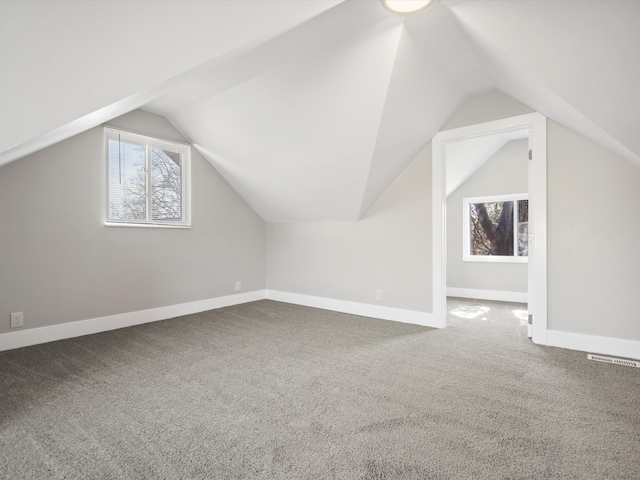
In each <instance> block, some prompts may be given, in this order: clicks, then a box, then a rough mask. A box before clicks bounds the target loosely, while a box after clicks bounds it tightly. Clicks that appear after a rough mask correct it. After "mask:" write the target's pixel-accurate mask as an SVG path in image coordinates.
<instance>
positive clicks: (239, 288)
mask: <svg viewBox="0 0 640 480" xmlns="http://www.w3.org/2000/svg"><path fill="white" fill-rule="evenodd" d="M240 290H242V282H240V280H238V281H237V282H236V292H239V291H240Z"/></svg>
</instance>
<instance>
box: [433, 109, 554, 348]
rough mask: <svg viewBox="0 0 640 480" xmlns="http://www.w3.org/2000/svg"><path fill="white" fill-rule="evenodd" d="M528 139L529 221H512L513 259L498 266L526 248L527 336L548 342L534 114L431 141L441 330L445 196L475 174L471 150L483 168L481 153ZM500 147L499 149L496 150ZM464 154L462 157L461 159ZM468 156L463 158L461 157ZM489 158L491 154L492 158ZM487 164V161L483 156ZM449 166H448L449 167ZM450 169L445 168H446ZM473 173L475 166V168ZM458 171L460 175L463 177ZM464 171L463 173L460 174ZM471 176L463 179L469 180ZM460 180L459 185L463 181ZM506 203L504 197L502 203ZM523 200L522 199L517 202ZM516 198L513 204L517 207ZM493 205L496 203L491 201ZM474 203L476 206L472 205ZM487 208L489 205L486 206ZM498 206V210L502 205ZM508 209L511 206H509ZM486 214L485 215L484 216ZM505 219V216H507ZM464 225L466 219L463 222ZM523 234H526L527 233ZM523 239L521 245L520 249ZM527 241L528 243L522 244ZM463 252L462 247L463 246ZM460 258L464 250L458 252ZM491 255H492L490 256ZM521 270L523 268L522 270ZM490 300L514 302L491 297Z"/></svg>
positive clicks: (542, 185)
mask: <svg viewBox="0 0 640 480" xmlns="http://www.w3.org/2000/svg"><path fill="white" fill-rule="evenodd" d="M523 138H524V139H527V140H526V143H527V145H526V147H527V150H528V157H529V158H530V160H529V161H527V167H526V169H527V170H528V180H527V182H526V183H527V190H528V192H527V194H528V198H527V200H528V205H530V206H531V208H530V209H529V208H528V207H527V209H528V218H527V219H526V220H527V221H526V223H525V222H524V221H523V220H524V218H523V217H522V216H521V217H519V218H516V217H514V220H513V223H514V224H515V225H516V226H517V227H518V229H517V230H514V234H513V235H515V237H512V238H513V241H514V246H513V251H512V252H511V253H513V254H514V255H513V256H514V257H516V258H515V259H512V260H506V259H505V258H504V257H503V258H501V259H498V260H497V261H498V262H509V261H514V262H516V263H517V262H518V261H520V262H522V261H523V260H522V258H520V259H518V258H517V257H518V252H522V251H524V250H523V249H524V248H526V251H527V258H528V269H526V270H527V273H526V284H527V289H526V295H525V296H524V297H521V298H520V299H519V300H524V301H525V303H526V304H527V322H528V323H531V327H530V328H529V333H530V336H531V337H532V339H533V341H534V342H535V343H541V344H546V340H547V338H546V337H547V267H546V262H547V250H546V249H547V245H546V223H547V218H546V210H547V209H546V118H545V117H543V116H542V115H540V114H537V113H531V114H527V115H521V116H517V117H510V118H506V119H502V120H497V121H494V122H487V123H482V124H478V125H471V126H468V127H462V128H457V129H452V130H445V131H442V132H439V133H438V134H437V135H436V136H435V137H434V139H433V170H432V188H433V190H432V191H433V212H432V214H433V225H434V227H433V275H434V276H433V312H434V317H435V318H434V320H435V323H436V324H438V326H440V327H445V326H446V325H447V274H448V273H447V245H448V243H447V220H448V217H447V216H448V212H447V193H451V191H452V189H455V188H454V187H455V185H456V183H458V184H459V185H460V184H462V183H464V181H465V178H464V177H465V175H466V174H468V173H469V172H470V171H473V166H471V167H470V166H469V165H468V164H464V161H465V160H464V159H465V158H466V159H467V161H468V160H469V157H470V155H471V154H470V153H469V152H474V155H475V157H476V158H475V160H472V162H473V161H475V162H476V164H478V163H479V164H482V155H480V156H478V155H477V152H478V151H479V150H482V149H483V148H484V150H485V155H484V156H485V157H486V151H489V150H491V149H492V148H494V149H495V146H496V145H497V144H498V143H500V142H501V141H503V140H504V143H506V142H507V141H509V140H515V139H523ZM499 148H500V147H499ZM460 152H463V155H460ZM464 152H466V154H464ZM490 156H491V155H490ZM485 160H486V158H485ZM460 162H463V167H465V168H458V167H456V168H453V167H451V165H455V164H456V163H460ZM448 163H449V165H448ZM448 166H449V168H447V167H448ZM476 170H477V168H476ZM461 172H462V173H461ZM464 172H466V174H465V173H464ZM468 176H469V175H467V178H468ZM461 179H462V181H461ZM505 200H506V199H505ZM519 200H521V199H519ZM519 200H515V201H514V204H515V205H516V206H517V205H524V204H518V203H517V202H518V201H519ZM494 203H495V202H494ZM476 204H478V203H477V202H476ZM487 205H490V203H487ZM500 208H502V207H500ZM510 208H512V207H510ZM485 213H486V212H485ZM451 217H452V218H450V219H449V220H450V221H453V222H456V221H458V222H460V224H463V221H461V220H460V217H459V216H457V215H455V214H454V215H452V216H451ZM505 218H507V217H505ZM465 221H466V220H465ZM525 230H526V232H525ZM518 240H522V245H520V246H519V245H518V243H517V242H518ZM525 240H526V242H525ZM465 248H466V247H465ZM460 253H461V254H462V252H460ZM488 256H491V257H495V256H496V255H488ZM476 260H479V261H487V260H488V261H489V262H495V261H496V258H490V259H487V258H484V259H482V258H480V259H478V258H476ZM521 270H522V269H521ZM494 300H507V301H511V300H513V299H509V298H505V299H500V298H495V299H494Z"/></svg>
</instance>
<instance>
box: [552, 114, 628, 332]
mask: <svg viewBox="0 0 640 480" xmlns="http://www.w3.org/2000/svg"><path fill="white" fill-rule="evenodd" d="M547 135H548V149H547V150H548V166H547V169H548V172H547V175H548V184H547V193H548V195H547V197H548V229H549V234H548V242H549V244H548V247H549V257H548V263H549V267H548V268H549V329H552V330H560V331H566V332H575V333H585V334H592V335H603V336H608V337H616V338H625V339H630V340H640V309H639V308H638V293H639V292H640V247H639V245H640V220H639V219H640V216H639V215H638V206H639V205H640V168H638V167H636V166H635V165H633V164H631V163H630V162H627V161H625V160H623V159H621V158H620V157H618V156H616V155H614V154H612V153H610V152H608V151H606V150H604V149H603V148H601V147H599V146H597V145H596V144H594V143H592V142H590V141H588V140H586V139H585V138H584V137H582V136H580V135H578V134H576V133H574V132H572V131H570V130H568V129H567V128H564V127H563V126H561V125H558V124H557V123H555V122H552V121H549V122H548V125H547Z"/></svg>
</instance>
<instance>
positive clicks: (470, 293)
mask: <svg viewBox="0 0 640 480" xmlns="http://www.w3.org/2000/svg"><path fill="white" fill-rule="evenodd" d="M447 297H460V298H476V299H478V300H496V301H498V302H516V303H527V302H528V298H527V297H528V295H527V292H503V291H500V290H481V289H478V288H457V287H447Z"/></svg>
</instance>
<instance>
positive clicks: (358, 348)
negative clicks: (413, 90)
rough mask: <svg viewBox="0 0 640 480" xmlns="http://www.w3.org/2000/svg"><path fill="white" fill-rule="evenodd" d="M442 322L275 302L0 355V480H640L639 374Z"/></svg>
mask: <svg viewBox="0 0 640 480" xmlns="http://www.w3.org/2000/svg"><path fill="white" fill-rule="evenodd" d="M449 311H450V315H449V326H448V327H447V328H446V329H443V330H434V329H427V328H423V327H419V326H415V325H408V324H402V323H395V322H386V321H382V320H375V319H369V318H364V317H357V316H351V315H344V314H339V313H334V312H328V311H323V310H316V309H312V308H306V307H300V306H294V305H287V304H283V303H277V302H273V301H268V300H264V301H259V302H254V303H249V304H245V305H240V306H235V307H229V308H224V309H220V310H215V311H211V312H206V313H202V314H196V315H190V316H186V317H181V318H176V319H172V320H167V321H163V322H156V323H152V324H146V325H142V326H138V327H132V328H127V329H122V330H117V331H112V332H106V333H101V334H97V335H91V336H87V337H82V338H76V339H70V340H65V341H60V342H55V343H50V344H45V345H39V346H34V347H28V348H23V349H19V350H14V351H10V352H4V353H0V478H3V479H5V478H6V479H47V478H55V479H62V478H64V479H191V478H193V479H205V478H206V479H209V478H210V479H231V478H234V479H240V478H265V479H266V478H287V479H325V478H335V479H396V478H398V479H400V478H407V479H411V478H412V479H543V478H544V479H606V478H608V479H638V478H640V450H639V449H638V447H639V445H640V443H639V440H640V369H635V368H630V367H623V366H616V365H609V364H604V363H597V362H591V361H587V359H586V355H585V354H584V353H581V352H573V351H568V350H561V349H554V348H547V347H540V346H536V345H533V344H532V343H531V342H530V341H529V340H528V339H527V338H526V327H525V325H524V321H523V320H521V319H524V308H523V307H522V306H520V305H517V304H507V303H497V302H493V303H484V304H479V303H476V302H473V301H469V300H459V299H450V300H449Z"/></svg>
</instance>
